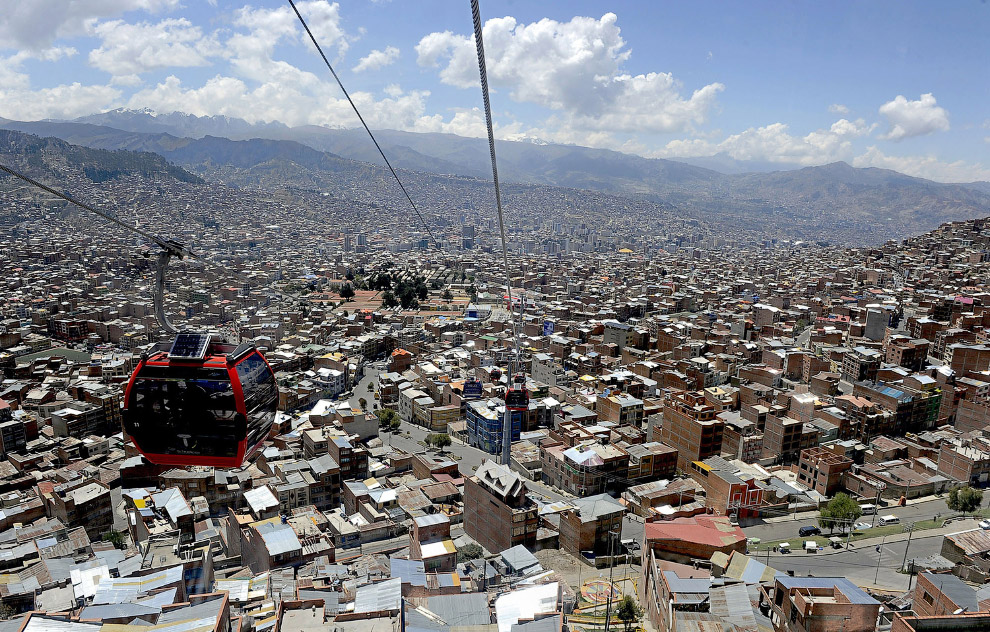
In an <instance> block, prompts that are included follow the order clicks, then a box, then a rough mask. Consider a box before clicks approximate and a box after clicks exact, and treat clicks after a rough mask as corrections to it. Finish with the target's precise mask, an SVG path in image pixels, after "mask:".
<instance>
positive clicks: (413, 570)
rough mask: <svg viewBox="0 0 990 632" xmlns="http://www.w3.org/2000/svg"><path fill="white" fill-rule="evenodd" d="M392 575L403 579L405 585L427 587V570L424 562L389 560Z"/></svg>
mask: <svg viewBox="0 0 990 632" xmlns="http://www.w3.org/2000/svg"><path fill="white" fill-rule="evenodd" d="M389 565H390V566H391V575H392V577H393V578H397V579H401V580H402V583H403V584H410V585H412V586H426V570H425V567H424V564H423V561H422V560H406V559H403V558H401V557H393V558H389Z"/></svg>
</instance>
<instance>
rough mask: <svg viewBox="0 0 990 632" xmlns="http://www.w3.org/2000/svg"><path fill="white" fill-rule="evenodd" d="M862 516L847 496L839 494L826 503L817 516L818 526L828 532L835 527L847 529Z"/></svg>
mask: <svg viewBox="0 0 990 632" xmlns="http://www.w3.org/2000/svg"><path fill="white" fill-rule="evenodd" d="M862 515H863V509H862V508H861V507H860V506H859V503H857V502H856V501H855V500H853V499H852V498H851V497H850V496H849V495H848V494H844V493H842V492H839V493H838V494H836V495H835V497H833V498H832V500H830V501H828V504H827V505H825V507H824V508H823V509H822V510H821V513H820V514H819V516H818V526H820V527H822V528H823V529H828V530H829V531H835V527H837V526H838V527H842V528H847V527H849V526H850V525H852V523H854V522H855V521H856V519H857V518H859V517H860V516H862Z"/></svg>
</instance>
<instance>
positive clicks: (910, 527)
mask: <svg viewBox="0 0 990 632" xmlns="http://www.w3.org/2000/svg"><path fill="white" fill-rule="evenodd" d="M904 530H905V531H907V532H908V540H907V544H906V545H905V546H904V560H903V561H902V562H901V570H904V567H905V566H906V565H907V556H908V549H909V548H911V536H913V535H914V523H913V522H911V523H908V524H906V525H904ZM908 583H909V584H910V583H911V576H910V575H908Z"/></svg>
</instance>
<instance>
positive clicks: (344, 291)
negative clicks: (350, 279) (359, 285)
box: [340, 283, 354, 301]
mask: <svg viewBox="0 0 990 632" xmlns="http://www.w3.org/2000/svg"><path fill="white" fill-rule="evenodd" d="M340 298H342V299H344V300H345V301H349V300H351V299H352V298H354V288H353V287H351V284H350V283H345V284H344V287H342V288H340Z"/></svg>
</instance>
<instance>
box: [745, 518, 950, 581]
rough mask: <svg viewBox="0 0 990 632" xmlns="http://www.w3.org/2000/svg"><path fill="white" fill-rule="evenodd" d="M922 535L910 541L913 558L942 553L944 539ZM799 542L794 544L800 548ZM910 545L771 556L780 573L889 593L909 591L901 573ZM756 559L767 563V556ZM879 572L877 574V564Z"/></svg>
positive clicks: (869, 545)
mask: <svg viewBox="0 0 990 632" xmlns="http://www.w3.org/2000/svg"><path fill="white" fill-rule="evenodd" d="M923 534H924V532H923V531H921V532H919V535H915V536H914V537H913V538H912V539H911V548H910V551H909V554H910V555H909V557H910V558H918V557H928V556H929V555H934V554H936V553H938V552H939V551H941V550H942V536H941V535H937V536H924V535H923ZM797 543H798V539H795V541H794V542H793V543H792V544H793V546H795V547H797V546H798V544H797ZM906 546H907V541H900V542H888V543H884V545H883V547H882V551H881V552H880V553H878V552H877V550H876V548H875V545H874V544H872V543H869V544H865V543H861V544H860V545H859V546H858V547H855V548H851V549H850V550H848V551H841V552H835V553H831V552H822V553H805V552H803V551H800V550H795V551H794V552H792V553H790V554H787V555H780V554H773V553H771V554H770V557H769V561H770V566H772V567H773V568H776V569H777V570H780V571H785V572H786V571H793V572H794V574H795V575H798V576H807V575H814V576H815V577H846V578H848V579H850V580H851V581H852V582H853V583H855V584H856V585H857V586H878V587H881V588H886V589H889V590H907V587H908V575H906V574H904V573H900V572H899V569H900V567H901V563H902V562H903V560H904V549H905V547H906ZM755 557H757V559H759V560H760V561H761V562H764V563H766V562H767V559H768V558H767V557H766V555H765V554H758V555H756V556H755ZM878 560H879V562H880V570H879V573H878V572H877V561H878Z"/></svg>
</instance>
